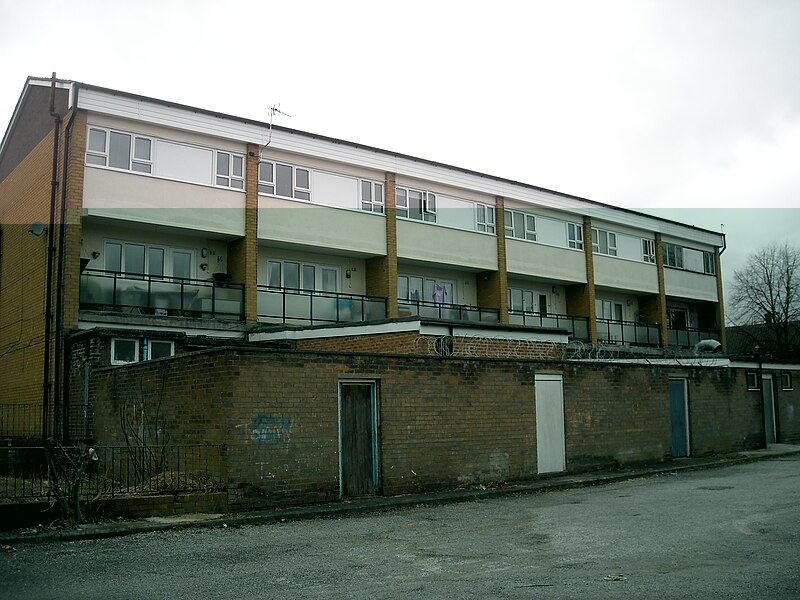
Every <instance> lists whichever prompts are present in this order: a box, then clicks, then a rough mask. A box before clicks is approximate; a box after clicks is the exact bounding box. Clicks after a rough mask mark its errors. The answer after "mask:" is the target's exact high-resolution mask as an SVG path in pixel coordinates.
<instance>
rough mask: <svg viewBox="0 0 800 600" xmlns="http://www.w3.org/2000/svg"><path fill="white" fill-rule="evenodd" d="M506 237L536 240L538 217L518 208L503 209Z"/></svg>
mask: <svg viewBox="0 0 800 600" xmlns="http://www.w3.org/2000/svg"><path fill="white" fill-rule="evenodd" d="M503 216H504V217H505V230H506V237H511V238H517V239H518V240H530V241H532V242H535V241H536V217H534V216H533V215H530V214H528V213H524V212H520V211H517V210H505V211H503Z"/></svg>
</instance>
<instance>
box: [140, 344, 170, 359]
mask: <svg viewBox="0 0 800 600" xmlns="http://www.w3.org/2000/svg"><path fill="white" fill-rule="evenodd" d="M156 344H164V345H169V355H168V356H164V357H160V358H168V357H172V356H175V342H174V341H172V340H147V356H145V360H158V359H155V358H153V346H154V345H156Z"/></svg>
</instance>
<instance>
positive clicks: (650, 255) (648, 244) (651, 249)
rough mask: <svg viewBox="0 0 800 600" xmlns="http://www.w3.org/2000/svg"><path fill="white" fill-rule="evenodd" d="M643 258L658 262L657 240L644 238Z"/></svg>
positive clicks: (650, 261) (647, 260)
mask: <svg viewBox="0 0 800 600" xmlns="http://www.w3.org/2000/svg"><path fill="white" fill-rule="evenodd" d="M642 260H643V261H644V262H646V263H655V262H656V241H655V240H642Z"/></svg>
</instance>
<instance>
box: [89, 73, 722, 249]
mask: <svg viewBox="0 0 800 600" xmlns="http://www.w3.org/2000/svg"><path fill="white" fill-rule="evenodd" d="M78 108H81V109H85V110H88V111H93V112H99V113H103V114H107V115H113V116H117V117H122V118H125V119H133V120H136V121H145V122H150V123H154V124H157V125H161V126H164V127H172V128H176V129H182V130H185V131H191V132H194V133H200V134H205V135H211V136H216V137H220V138H224V139H230V140H235V141H238V142H246V143H251V144H258V145H259V146H262V147H264V146H266V144H267V142H268V141H269V146H268V148H276V149H278V150H284V151H287V152H294V153H297V154H304V155H309V156H314V157H318V158H322V159H327V160H331V161H334V162H341V163H345V164H349V165H357V166H360V167H364V168H368V169H373V170H377V171H389V172H392V173H396V174H398V175H403V176H408V177H413V178H416V179H423V180H427V181H433V182H437V183H442V184H446V185H450V186H453V187H457V188H463V189H468V190H473V191H476V192H481V193H485V194H488V195H491V196H502V197H507V198H513V199H514V200H518V201H521V202H526V203H530V204H534V205H537V206H541V207H544V208H550V209H554V210H557V211H561V212H565V213H567V214H572V215H574V216H575V217H583V216H584V215H586V216H589V217H592V218H597V219H602V220H605V221H609V222H611V223H619V224H620V225H625V226H628V227H633V228H636V229H641V230H643V231H645V232H660V233H665V234H668V235H673V236H675V237H678V238H681V239H686V240H690V241H693V242H696V243H701V244H708V245H711V246H722V244H723V236H722V234H718V233H714V232H710V231H705V230H699V229H697V228H693V227H691V226H688V225H681V224H679V223H672V222H669V221H663V220H660V219H658V218H656V217H651V216H649V215H645V214H641V213H637V212H633V211H628V210H625V209H619V208H616V207H613V206H607V205H600V204H596V203H594V202H592V201H589V200H584V199H581V198H577V197H574V196H569V195H562V194H559V193H558V192H553V191H549V190H544V189H540V188H535V187H533V186H528V185H525V184H523V183H518V182H513V181H508V180H504V179H499V178H495V177H492V176H491V175H482V174H480V173H475V172H472V171H466V170H461V169H458V168H457V167H451V166H446V165H441V164H437V163H434V162H431V161H427V160H423V159H414V158H412V157H409V156H402V155H398V154H393V153H391V152H389V151H385V150H379V149H376V148H368V147H364V146H359V145H356V144H352V143H349V142H345V141H343V140H342V141H337V140H333V139H331V138H323V137H318V136H315V135H313V134H311V133H306V132H299V131H287V130H285V129H276V128H273V129H272V132H271V134H270V130H269V126H268V125H266V124H264V123H257V122H252V123H250V122H245V121H240V120H238V119H236V118H233V117H230V118H226V117H225V116H223V115H213V114H208V113H205V112H199V111H193V110H191V109H188V108H184V107H179V106H169V105H168V104H164V103H161V102H155V101H149V100H147V99H145V98H137V97H130V96H127V95H124V94H122V93H120V94H119V95H117V94H113V93H110V92H107V91H102V90H96V89H91V88H89V89H81V91H80V94H79V96H78ZM262 152H263V151H262ZM267 153H268V150H267Z"/></svg>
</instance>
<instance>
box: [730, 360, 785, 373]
mask: <svg viewBox="0 0 800 600" xmlns="http://www.w3.org/2000/svg"><path fill="white" fill-rule="evenodd" d="M731 366H732V367H736V368H737V369H752V370H753V371H758V370H759V369H761V370H762V371H800V364H789V365H786V364H780V363H767V362H765V363H760V364H759V363H758V362H757V361H752V360H748V361H745V360H737V361H734V362H732V363H731Z"/></svg>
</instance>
